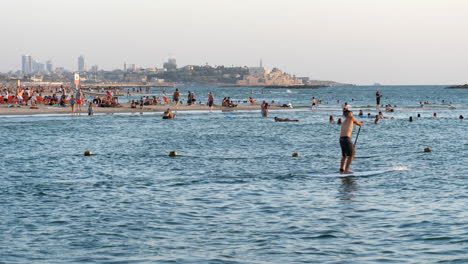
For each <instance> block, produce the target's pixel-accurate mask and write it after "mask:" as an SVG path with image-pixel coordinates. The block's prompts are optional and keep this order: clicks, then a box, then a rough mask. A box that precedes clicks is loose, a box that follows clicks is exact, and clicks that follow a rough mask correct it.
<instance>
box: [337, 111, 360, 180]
mask: <svg viewBox="0 0 468 264" xmlns="http://www.w3.org/2000/svg"><path fill="white" fill-rule="evenodd" d="M343 115H344V116H345V117H346V119H345V120H344V121H343V124H342V125H341V133H340V145H341V153H342V155H343V157H342V158H341V165H340V174H352V173H353V172H352V171H350V170H349V167H351V163H352V162H353V159H354V154H355V151H354V144H353V142H352V141H351V136H352V135H353V128H354V124H356V125H358V126H362V125H363V124H364V122H360V121H359V120H357V119H356V118H355V117H354V116H353V112H351V111H344V112H343Z"/></svg>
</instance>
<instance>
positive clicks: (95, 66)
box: [91, 65, 99, 73]
mask: <svg viewBox="0 0 468 264" xmlns="http://www.w3.org/2000/svg"><path fill="white" fill-rule="evenodd" d="M98 71H99V66H98V65H93V66H92V67H91V72H94V73H96V72H98Z"/></svg>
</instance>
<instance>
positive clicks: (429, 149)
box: [424, 148, 432, 152]
mask: <svg viewBox="0 0 468 264" xmlns="http://www.w3.org/2000/svg"><path fill="white" fill-rule="evenodd" d="M431 151H432V149H431V148H425V149H424V152H431Z"/></svg>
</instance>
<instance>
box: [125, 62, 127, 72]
mask: <svg viewBox="0 0 468 264" xmlns="http://www.w3.org/2000/svg"><path fill="white" fill-rule="evenodd" d="M126 71H127V63H126V62H124V72H126Z"/></svg>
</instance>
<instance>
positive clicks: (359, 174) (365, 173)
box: [307, 168, 408, 178]
mask: <svg viewBox="0 0 468 264" xmlns="http://www.w3.org/2000/svg"><path fill="white" fill-rule="evenodd" d="M402 170H408V169H402V168H394V169H388V170H375V171H355V172H354V173H353V174H340V173H332V174H308V175H307V176H310V177H331V178H334V177H364V176H374V175H379V174H384V173H387V172H391V171H402Z"/></svg>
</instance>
